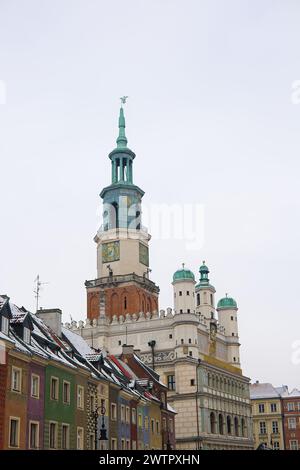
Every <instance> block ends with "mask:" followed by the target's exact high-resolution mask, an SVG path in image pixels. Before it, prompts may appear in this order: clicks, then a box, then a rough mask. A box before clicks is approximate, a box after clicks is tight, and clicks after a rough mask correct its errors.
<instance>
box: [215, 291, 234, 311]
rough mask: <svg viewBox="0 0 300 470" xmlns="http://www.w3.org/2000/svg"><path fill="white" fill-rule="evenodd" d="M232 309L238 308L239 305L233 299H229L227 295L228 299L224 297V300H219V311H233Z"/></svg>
mask: <svg viewBox="0 0 300 470" xmlns="http://www.w3.org/2000/svg"><path fill="white" fill-rule="evenodd" d="M231 308H233V309H235V308H237V303H236V301H235V300H234V299H233V298H232V297H227V294H226V297H223V298H222V299H220V300H219V302H218V305H217V309H219V310H222V309H223V310H225V309H231Z"/></svg>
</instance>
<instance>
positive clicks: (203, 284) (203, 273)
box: [196, 261, 215, 290]
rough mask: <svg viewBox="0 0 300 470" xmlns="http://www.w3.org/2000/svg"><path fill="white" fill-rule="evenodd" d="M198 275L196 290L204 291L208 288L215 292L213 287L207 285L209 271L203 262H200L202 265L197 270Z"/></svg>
mask: <svg viewBox="0 0 300 470" xmlns="http://www.w3.org/2000/svg"><path fill="white" fill-rule="evenodd" d="M199 273H200V279H199V282H198V284H197V285H196V289H205V288H210V289H213V290H215V288H214V286H212V285H211V284H210V283H209V278H208V275H209V269H208V267H207V266H206V264H205V261H202V265H201V266H200V268H199Z"/></svg>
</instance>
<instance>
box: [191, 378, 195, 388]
mask: <svg viewBox="0 0 300 470" xmlns="http://www.w3.org/2000/svg"><path fill="white" fill-rule="evenodd" d="M194 385H195V379H191V387H193V386H194Z"/></svg>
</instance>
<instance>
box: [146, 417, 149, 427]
mask: <svg viewBox="0 0 300 470" xmlns="http://www.w3.org/2000/svg"><path fill="white" fill-rule="evenodd" d="M148 429H149V418H148V416H145V430H146V431H148Z"/></svg>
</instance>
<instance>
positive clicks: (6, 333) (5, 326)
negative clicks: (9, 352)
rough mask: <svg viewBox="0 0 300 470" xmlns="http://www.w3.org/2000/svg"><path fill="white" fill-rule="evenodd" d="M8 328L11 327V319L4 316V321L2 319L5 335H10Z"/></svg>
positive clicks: (2, 328)
mask: <svg viewBox="0 0 300 470" xmlns="http://www.w3.org/2000/svg"><path fill="white" fill-rule="evenodd" d="M8 328H9V319H8V318H6V317H4V316H3V317H2V321H1V331H2V333H4V334H5V335H8Z"/></svg>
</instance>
